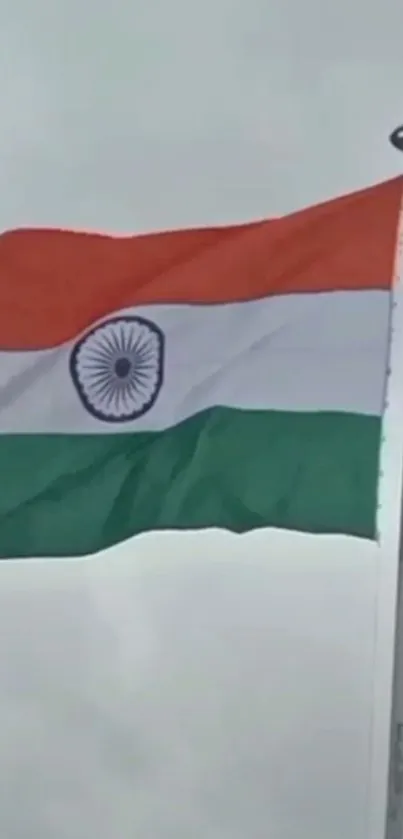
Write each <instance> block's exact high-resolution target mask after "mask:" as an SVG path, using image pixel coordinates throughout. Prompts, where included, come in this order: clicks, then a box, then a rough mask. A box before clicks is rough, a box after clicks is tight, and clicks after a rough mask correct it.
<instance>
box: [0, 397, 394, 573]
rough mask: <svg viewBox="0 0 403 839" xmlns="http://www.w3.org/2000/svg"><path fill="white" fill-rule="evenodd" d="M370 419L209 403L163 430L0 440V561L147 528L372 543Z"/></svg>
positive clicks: (79, 548) (373, 446) (106, 542)
mask: <svg viewBox="0 0 403 839" xmlns="http://www.w3.org/2000/svg"><path fill="white" fill-rule="evenodd" d="M380 434H381V420H380V418H377V417H365V416H358V415H352V414H342V413H340V414H337V413H283V412H266V411H238V410H234V409H228V408H214V409H211V410H209V411H205V412H203V413H201V414H198V415H197V416H194V417H192V418H191V419H189V420H186V421H185V422H182V423H181V424H180V425H177V426H175V427H174V428H170V429H169V430H167V431H165V432H159V433H154V432H149V433H138V434H133V433H131V434H125V433H119V434H91V435H89V434H88V435H4V436H1V437H0V470H1V490H0V556H1V557H3V558H13V557H14V558H15V557H34V556H54V557H56V556H77V555H84V554H91V553H94V552H96V551H99V550H101V549H103V548H107V547H108V546H111V545H114V544H116V543H118V542H121V541H122V540H124V539H127V538H129V537H130V536H133V535H134V534H136V533H140V532H142V531H147V530H164V529H177V528H178V529H194V528H207V527H219V528H226V529H229V530H232V531H235V532H238V533H242V532H245V531H248V530H252V529H254V528H261V527H276V528H283V529H285V530H297V531H302V532H311V533H344V534H351V535H356V536H361V537H364V538H368V539H374V538H375V536H376V533H375V522H376V503H377V482H378V461H379V446H380Z"/></svg>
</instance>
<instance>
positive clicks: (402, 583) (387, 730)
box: [367, 125, 403, 839]
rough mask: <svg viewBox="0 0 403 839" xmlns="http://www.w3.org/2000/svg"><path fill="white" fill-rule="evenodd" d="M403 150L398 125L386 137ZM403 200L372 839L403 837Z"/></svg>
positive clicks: (385, 483) (388, 413) (385, 471)
mask: <svg viewBox="0 0 403 839" xmlns="http://www.w3.org/2000/svg"><path fill="white" fill-rule="evenodd" d="M389 141H390V143H391V144H392V145H393V147H394V148H395V149H397V150H398V151H400V152H403V125H402V126H398V127H397V128H396V129H395V130H394V131H393V132H392V133H391V134H390V137H389ZM402 359H403V202H402V205H401V209H400V218H399V225H398V236H397V248H396V259H395V271H394V285H393V302H392V308H391V338H390V361H389V375H388V390H387V398H386V402H385V412H384V418H383V433H382V452H381V476H380V487H379V509H378V534H379V550H378V557H377V595H376V596H377V603H376V617H375V621H376V632H375V635H376V637H375V653H374V657H375V661H374V681H373V687H374V689H373V696H372V702H373V707H372V732H371V738H372V744H371V745H372V749H371V752H372V754H371V774H370V790H369V824H368V827H369V830H368V831H367V835H368V836H369V839H402V837H403V640H402V637H401V636H402V634H403V575H402V563H403V536H402V523H403V469H402V464H403V399H402V396H401V394H402V384H401V382H402V379H401V374H402V372H403V364H402Z"/></svg>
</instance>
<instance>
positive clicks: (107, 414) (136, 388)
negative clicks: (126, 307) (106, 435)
mask: <svg viewBox="0 0 403 839" xmlns="http://www.w3.org/2000/svg"><path fill="white" fill-rule="evenodd" d="M163 366H164V334H163V332H162V331H161V329H159V327H158V326H156V325H155V323H152V322H151V321H149V320H146V319H145V318H141V317H116V318H111V319H110V320H107V321H104V323H101V324H100V325H99V326H96V327H95V328H94V329H91V330H90V331H89V332H87V333H86V334H85V335H84V336H83V337H82V338H80V340H79V341H78V342H77V343H76V345H75V346H74V348H73V350H72V353H71V356H70V372H71V376H72V379H73V382H74V385H75V387H76V390H77V393H78V396H79V397H80V399H81V402H82V403H83V405H84V407H85V408H86V409H87V411H89V412H90V414H92V415H93V416H94V417H96V418H97V419H99V420H103V421H104V422H115V423H116V422H129V421H130V420H134V419H137V418H138V417H141V416H142V415H143V414H145V413H147V411H149V410H150V408H152V406H153V405H154V403H155V400H156V399H157V397H158V394H159V392H160V390H161V385H162V380H163Z"/></svg>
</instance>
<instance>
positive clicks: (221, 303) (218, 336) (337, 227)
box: [0, 178, 403, 557]
mask: <svg viewBox="0 0 403 839" xmlns="http://www.w3.org/2000/svg"><path fill="white" fill-rule="evenodd" d="M402 184H403V181H402V179H401V178H398V179H396V180H392V181H389V182H387V183H384V184H381V185H379V186H375V187H372V188H370V189H367V190H364V191H361V192H357V193H355V194H352V195H349V196H346V197H342V198H339V199H337V200H333V201H330V202H328V203H325V204H322V205H320V206H316V207H313V208H308V209H307V210H304V211H301V212H297V213H294V214H292V215H290V216H287V217H285V218H282V219H278V220H274V221H259V222H255V223H252V224H245V225H240V226H232V227H227V228H225V227H222V228H215V229H211V228H210V229H198V230H186V231H182V230H181V231H176V232H165V233H152V234H150V235H142V236H134V237H108V236H103V235H95V234H94V235H93V234H87V233H75V232H68V231H61V230H34V229H23V230H14V231H11V232H7V233H4V234H3V235H2V236H0V277H1V280H0V471H1V485H0V556H1V557H33V556H66V555H67V556H74V555H76V556H77V555H83V554H90V553H93V552H96V551H99V550H101V549H103V548H107V547H108V546H111V545H113V544H116V543H118V542H120V541H122V540H124V539H128V538H129V537H131V536H133V535H135V534H138V533H140V532H145V531H150V530H154V531H155V530H164V529H196V528H200V529H203V528H213V527H214V528H225V529H228V530H231V531H234V532H237V533H242V532H245V531H249V530H251V529H254V528H262V527H275V528H283V529H286V530H287V529H288V530H299V531H302V532H311V533H343V534H353V535H356V536H361V537H364V538H368V539H374V538H375V537H376V507H377V483H378V474H379V454H380V442H381V423H382V414H383V410H384V405H385V388H386V382H387V370H388V357H389V342H390V326H389V324H390V313H391V299H392V285H393V277H394V271H395V268H394V264H395V251H396V240H397V228H398V217H399V212H400V203H401V197H402Z"/></svg>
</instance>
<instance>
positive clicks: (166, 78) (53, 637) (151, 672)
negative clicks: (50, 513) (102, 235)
mask: <svg viewBox="0 0 403 839" xmlns="http://www.w3.org/2000/svg"><path fill="white" fill-rule="evenodd" d="M402 32H403V4H402V2H401V0H338V2H337V3H336V2H335V1H334V0H303V2H302V0H248V2H246V0H242V2H241V0H203V2H202V3H201V2H198V3H195V2H193V0H147V2H143V3H141V2H140V0H114V3H113V4H112V3H111V2H105V0H85V2H83V0H35V2H32V0H0V80H1V81H0V112H1V131H0V152H1V157H2V166H1V167H0V196H1V200H0V227H2V228H7V227H13V226H18V225H22V224H29V225H42V224H43V225H52V226H53V225H63V226H70V227H75V228H77V227H81V228H82V227H84V228H93V229H94V228H95V229H102V230H110V231H112V232H128V231H132V230H148V229H155V228H159V227H165V226H167V227H175V226H179V225H190V224H198V223H201V224H203V223H215V222H219V223H225V222H232V221H237V220H246V219H249V218H254V217H258V216H264V215H271V214H277V213H282V212H287V211H289V210H292V209H295V208H297V207H299V206H302V205H304V204H307V203H310V202H314V201H317V200H322V199H325V198H328V197H332V196H333V195H334V194H337V193H342V192H343V191H349V190H352V189H354V188H356V187H361V186H365V185H367V184H369V183H372V182H375V181H377V180H382V179H383V178H387V177H389V176H392V175H395V174H397V173H398V172H399V171H400V170H399V165H400V163H401V161H402V162H403V158H402V159H401V161H399V156H398V155H397V153H396V152H394V151H393V150H392V149H391V148H390V147H389V146H388V143H387V135H388V134H389V132H390V130H391V129H392V128H393V127H394V126H395V125H396V123H398V122H399V121H402V122H403V57H402V47H401V43H402ZM377 557H378V553H377V549H376V548H375V547H374V546H371V545H365V544H362V543H360V542H358V541H354V540H347V539H345V540H343V539H339V540H333V539H310V538H308V537H306V538H302V537H298V536H294V537H290V536H286V535H284V534H280V533H273V532H265V533H260V534H255V535H253V536H250V537H242V538H235V537H231V536H229V535H223V534H204V535H203V536H199V535H189V536H186V535H182V536H180V537H178V536H175V535H168V536H162V535H159V536H158V537H157V536H155V537H153V536H150V537H145V538H140V539H138V540H136V541H133V542H131V543H130V544H127V545H125V546H123V547H119V548H117V549H115V550H113V551H110V552H108V554H106V555H104V556H103V557H100V558H99V559H95V560H90V561H85V562H62V563H56V562H51V561H49V562H47V563H36V562H31V563H18V564H15V565H14V564H12V563H8V564H7V563H4V564H3V566H2V568H1V569H0V574H1V578H0V834H1V836H2V837H4V839H92V837H94V839H113V838H114V837H119V839H137V837H138V839H246V837H247V839H267V837H270V839H340V837H343V839H367V832H366V831H367V826H366V823H365V818H366V812H367V810H366V803H367V802H366V795H367V793H366V786H367V780H368V764H369V741H370V720H371V689H372V687H371V685H372V674H373V654H374V622H375V612H374V603H375V595H376V564H377Z"/></svg>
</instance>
